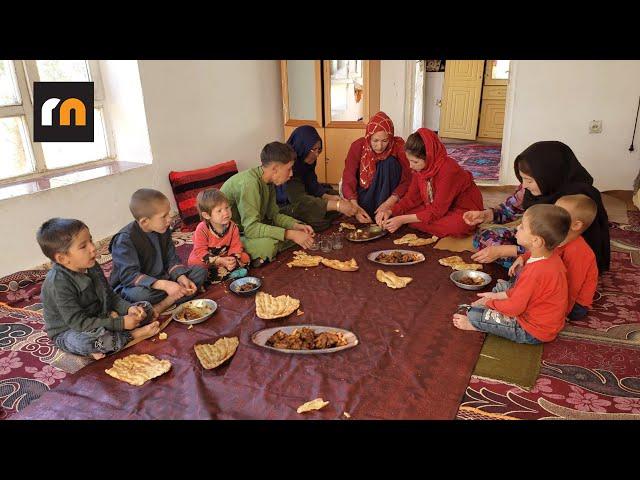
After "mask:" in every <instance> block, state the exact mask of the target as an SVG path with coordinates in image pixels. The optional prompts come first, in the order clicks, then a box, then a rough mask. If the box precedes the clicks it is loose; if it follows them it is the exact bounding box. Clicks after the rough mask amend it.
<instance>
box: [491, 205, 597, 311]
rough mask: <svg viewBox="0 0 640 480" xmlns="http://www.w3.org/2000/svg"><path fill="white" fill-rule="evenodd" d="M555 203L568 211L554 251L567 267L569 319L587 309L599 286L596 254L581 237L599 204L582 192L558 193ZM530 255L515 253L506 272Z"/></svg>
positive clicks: (517, 268)
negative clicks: (565, 229) (566, 227)
mask: <svg viewBox="0 0 640 480" xmlns="http://www.w3.org/2000/svg"><path fill="white" fill-rule="evenodd" d="M555 204H556V205H557V206H559V207H562V208H564V209H565V210H566V211H567V212H569V215H571V228H570V229H569V233H568V234H567V238H565V240H564V242H562V243H561V244H560V245H559V246H558V248H557V249H556V251H557V252H558V255H560V258H561V259H562V262H563V263H564V266H565V268H566V269H567V284H568V286H569V307H568V314H567V316H568V317H569V320H580V319H582V318H584V317H585V316H586V315H587V313H589V309H591V304H592V303H593V296H594V295H595V293H596V288H597V286H598V264H597V261H596V256H595V254H594V253H593V250H591V247H589V244H587V242H586V241H585V240H584V238H583V237H582V233H583V232H584V231H585V230H587V228H589V226H591V224H592V223H593V221H594V220H595V218H596V214H597V213H598V206H597V205H596V202H594V201H593V200H592V199H591V198H589V197H588V196H587V195H583V194H578V195H565V196H564V197H560V198H559V199H558V200H557V201H556V203H555ZM530 256H531V255H530V253H529V252H527V253H525V254H524V255H522V256H520V257H518V258H517V259H516V261H515V262H514V263H513V265H512V266H511V268H510V269H509V275H516V274H517V272H518V270H519V268H520V267H521V266H522V265H523V264H524V262H526V261H527V260H528V259H529V257H530ZM494 291H495V290H494Z"/></svg>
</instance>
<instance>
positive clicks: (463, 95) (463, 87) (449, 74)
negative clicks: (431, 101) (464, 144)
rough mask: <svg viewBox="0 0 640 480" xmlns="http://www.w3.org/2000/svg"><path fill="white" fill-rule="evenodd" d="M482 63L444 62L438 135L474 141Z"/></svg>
mask: <svg viewBox="0 0 640 480" xmlns="http://www.w3.org/2000/svg"><path fill="white" fill-rule="evenodd" d="M483 74H484V60H447V63H446V68H445V72H444V87H443V92H442V111H441V113H440V130H439V131H438V135H439V136H440V137H446V138H461V139H466V140H475V138H476V132H477V130H478V115H479V113H480V93H481V92H482V78H483Z"/></svg>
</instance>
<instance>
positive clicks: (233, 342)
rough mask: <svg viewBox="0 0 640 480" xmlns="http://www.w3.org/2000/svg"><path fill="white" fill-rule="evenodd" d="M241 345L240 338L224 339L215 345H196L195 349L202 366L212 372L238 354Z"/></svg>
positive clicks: (217, 341)
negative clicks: (237, 350)
mask: <svg viewBox="0 0 640 480" xmlns="http://www.w3.org/2000/svg"><path fill="white" fill-rule="evenodd" d="M239 344H240V342H239V341H238V337H222V338H220V339H218V340H216V342H215V343H213V344H211V343H203V344H199V345H194V346H193V349H194V350H195V351H196V355H197V356H198V360H200V363H201V364H202V366H203V367H204V368H205V369H207V370H210V369H212V368H216V367H217V366H218V365H221V364H223V363H224V362H226V361H227V360H229V359H230V358H231V357H232V356H233V354H234V353H236V349H237V348H238V345H239Z"/></svg>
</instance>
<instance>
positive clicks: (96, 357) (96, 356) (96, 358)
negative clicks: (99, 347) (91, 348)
mask: <svg viewBox="0 0 640 480" xmlns="http://www.w3.org/2000/svg"><path fill="white" fill-rule="evenodd" d="M90 356H91V358H93V359H94V360H100V359H101V358H104V357H106V355H105V354H104V353H98V352H96V353H92V354H91V355H90Z"/></svg>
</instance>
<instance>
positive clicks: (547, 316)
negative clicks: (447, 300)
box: [453, 204, 571, 344]
mask: <svg viewBox="0 0 640 480" xmlns="http://www.w3.org/2000/svg"><path fill="white" fill-rule="evenodd" d="M570 225H571V217H570V216H569V213H568V212H567V211H566V210H565V209H563V208H561V207H558V206H556V205H548V204H538V205H533V206H531V207H529V208H528V209H527V210H526V212H525V213H524V215H523V217H522V223H521V224H520V225H519V226H518V229H517V232H516V240H517V241H518V244H519V245H522V246H523V247H525V248H526V249H527V250H528V251H530V252H531V257H530V258H529V260H528V261H527V263H526V264H525V265H524V267H523V268H522V271H521V272H520V275H519V277H518V281H517V282H516V283H515V285H513V287H511V288H510V289H508V290H507V291H505V292H490V293H480V294H478V296H479V297H481V298H480V299H479V300H477V301H476V302H474V303H473V305H472V306H471V307H470V308H469V310H468V312H467V315H464V314H459V313H456V314H454V315H453V324H454V325H455V326H456V327H457V328H459V329H461V330H476V331H478V330H479V331H482V332H487V333H493V334H494V335H498V336H501V337H505V338H508V339H510V340H513V341H514V342H517V343H530V344H539V343H543V342H550V341H552V340H554V339H555V338H556V336H557V335H558V333H559V332H560V330H562V328H563V327H564V322H565V315H566V312H567V304H568V287H567V274H566V270H565V267H564V264H563V263H562V260H561V259H560V256H559V255H558V254H557V252H555V251H554V250H555V249H556V247H557V246H558V245H560V243H562V242H563V241H564V239H565V237H566V236H567V232H568V231H569V227H570Z"/></svg>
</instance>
